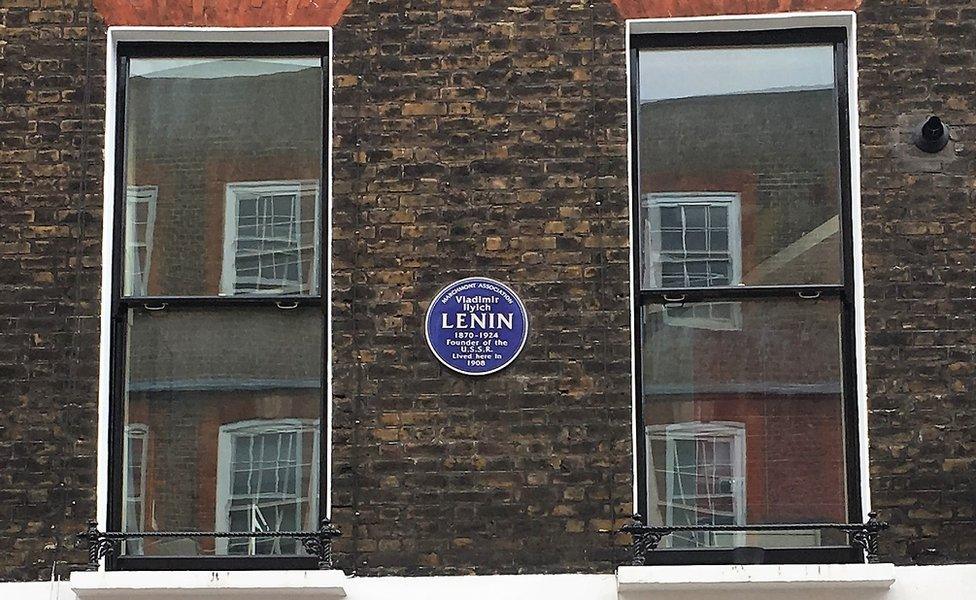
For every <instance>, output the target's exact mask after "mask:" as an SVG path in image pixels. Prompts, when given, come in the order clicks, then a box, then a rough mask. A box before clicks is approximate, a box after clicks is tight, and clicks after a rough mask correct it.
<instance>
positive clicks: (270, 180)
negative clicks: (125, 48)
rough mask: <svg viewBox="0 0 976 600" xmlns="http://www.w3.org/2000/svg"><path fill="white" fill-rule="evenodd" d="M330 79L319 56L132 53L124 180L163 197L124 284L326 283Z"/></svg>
mask: <svg viewBox="0 0 976 600" xmlns="http://www.w3.org/2000/svg"><path fill="white" fill-rule="evenodd" d="M323 81H324V79H323V70H322V66H321V59H320V58H319V57H310V58H301V57H299V58H286V57H280V58H198V59H182V58H180V59H177V58H132V59H130V61H129V76H128V79H127V81H126V104H125V133H126V135H125V166H124V173H125V180H126V185H127V186H128V187H129V188H130V189H139V188H140V187H142V186H147V185H152V186H155V188H156V199H155V214H154V218H155V226H154V240H153V241H154V244H153V246H154V248H153V255H152V262H151V264H150V263H148V261H146V264H145V267H146V269H145V271H146V272H145V274H144V275H143V276H142V277H143V278H142V280H138V279H136V278H134V277H133V278H129V279H130V280H131V281H129V280H127V282H126V286H125V293H126V295H143V294H145V295H156V296H217V295H221V294H226V295H240V294H247V295H260V294H265V295H267V294H275V295H280V294H302V295H312V294H317V293H318V292H319V286H318V280H319V261H320V260H321V259H320V251H319V229H320V227H319V222H320V214H321V207H320V195H319V193H318V189H319V187H320V185H319V182H320V181H321V178H322V158H323V156H322V146H323V119H322V115H323V100H324V98H323V85H324V84H323ZM130 208H135V207H131V206H130ZM130 220H132V221H133V222H136V221H140V218H139V217H138V216H133V217H131V218H130ZM126 236H127V242H126V243H127V246H128V245H132V246H135V245H137V244H139V243H141V242H140V240H139V239H137V238H138V230H136V229H132V228H130V229H127V231H126ZM125 260H126V263H127V267H126V272H127V273H128V272H132V273H136V272H140V270H141V269H142V266H143V265H141V264H138V261H137V256H136V254H135V253H127V255H126V257H125ZM140 281H143V282H145V284H144V285H141V284H140Z"/></svg>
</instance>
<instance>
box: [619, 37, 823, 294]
mask: <svg viewBox="0 0 976 600" xmlns="http://www.w3.org/2000/svg"><path fill="white" fill-rule="evenodd" d="M833 64H834V49H833V46H831V45H808V46H789V47H787V46H765V47H726V48H715V47H713V48H691V49H649V50H642V51H641V52H640V57H639V71H640V73H639V74H640V109H639V139H638V144H639V151H640V152H639V154H640V172H639V177H640V191H641V202H642V205H641V210H642V211H643V212H644V213H645V215H644V216H645V218H642V219H641V223H642V226H643V227H645V228H648V229H649V230H648V231H646V232H645V234H644V235H643V236H641V240H642V242H643V243H644V244H646V245H648V246H649V247H646V248H644V249H643V252H642V263H643V264H642V272H643V285H644V287H645V289H646V288H655V287H662V281H661V280H660V265H659V262H660V260H661V255H660V253H659V252H658V251H659V250H661V249H666V250H668V249H673V248H675V245H674V244H675V241H674V237H673V235H672V234H670V233H665V232H666V231H671V230H678V231H682V232H684V233H685V234H686V236H685V242H684V244H685V245H684V247H685V249H687V250H698V249H701V248H702V245H701V241H700V238H698V237H688V236H687V233H688V232H689V231H701V230H708V231H715V230H718V229H728V230H729V235H728V242H727V245H725V244H723V243H721V241H717V242H716V243H715V244H716V245H711V246H709V249H710V250H713V251H714V250H717V249H721V250H723V251H724V250H728V251H729V252H730V253H731V255H732V256H733V261H734V263H735V265H734V267H735V268H734V269H733V272H734V273H735V274H736V277H735V278H734V279H733V280H732V282H731V285H747V286H748V285H788V284H812V283H830V284H835V283H841V281H842V275H841V274H842V269H841V239H840V233H839V231H840V227H839V223H840V220H839V218H838V215H839V209H840V198H841V193H840V189H841V188H840V184H841V181H840V169H839V165H840V160H841V156H840V137H839V127H840V125H839V118H838V101H837V90H836V84H835V78H834V67H833ZM678 207H680V208H681V209H682V213H681V214H682V215H683V220H682V221H681V222H679V219H678V217H677V216H676V215H677V214H678V213H677V208H678ZM655 212H656V213H658V214H653V213H655ZM712 285H714V284H712ZM721 285H727V284H726V283H722V284H721Z"/></svg>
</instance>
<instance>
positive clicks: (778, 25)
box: [625, 11, 871, 515]
mask: <svg viewBox="0 0 976 600" xmlns="http://www.w3.org/2000/svg"><path fill="white" fill-rule="evenodd" d="M807 27H837V28H843V29H845V30H846V31H847V92H848V93H847V98H848V106H847V113H848V139H849V140H850V161H851V164H850V170H851V180H850V188H851V212H852V216H851V221H852V229H853V231H852V238H853V254H854V256H853V257H852V260H853V263H854V264H853V268H854V323H855V331H854V337H855V347H854V354H855V362H856V366H857V373H856V377H857V404H858V449H859V463H860V479H861V510H862V512H863V513H864V514H865V515H867V513H869V512H870V511H871V481H870V471H869V464H868V460H869V457H868V442H869V440H868V399H867V398H868V396H867V389H868V388H867V359H866V351H865V321H864V264H863V257H862V238H861V152H860V135H859V120H858V106H857V97H858V93H857V35H856V33H857V15H856V14H855V13H854V12H850V11H830V12H804V13H771V14H761V15H718V16H709V17H680V18H662V19H629V20H628V21H627V25H626V46H625V52H626V53H627V54H626V57H627V61H626V62H627V76H628V85H627V176H628V177H627V180H628V185H629V186H630V189H629V192H630V193H629V206H630V215H631V217H630V218H632V215H633V211H634V206H633V203H634V196H635V190H634V189H633V185H634V184H633V181H634V180H633V170H634V169H635V168H636V166H635V165H633V164H632V162H633V160H632V158H633V155H634V154H633V139H634V134H635V132H634V131H633V117H634V115H633V108H632V106H633V98H632V97H631V96H632V92H631V85H630V84H629V81H630V77H631V74H632V72H633V69H634V67H635V65H632V64H631V60H630V57H631V43H630V42H631V37H632V36H634V35H638V34H642V33H707V32H722V31H762V30H772V29H800V28H807ZM630 244H631V249H632V251H631V253H630V263H631V264H630V294H631V298H633V297H634V294H635V292H636V290H635V289H634V283H633V282H634V274H635V269H636V268H637V265H635V264H634V253H633V247H634V246H633V244H634V238H633V227H631V228H630ZM630 307H631V323H634V322H636V321H635V319H636V314H635V308H634V302H633V301H631V303H630ZM631 345H632V348H631V388H632V390H633V391H632V406H631V412H632V415H633V416H632V421H634V422H635V423H636V420H637V402H639V401H640V393H639V392H640V390H638V389H637V364H638V363H637V353H638V350H639V349H638V346H637V344H636V343H635V340H634V336H633V335H631ZM635 431H636V428H635ZM633 456H634V471H633V473H634V512H637V502H638V493H639V490H638V489H637V468H638V457H637V435H636V434H635V435H634V436H633Z"/></svg>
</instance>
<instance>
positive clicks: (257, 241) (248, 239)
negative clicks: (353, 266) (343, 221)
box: [220, 181, 319, 294]
mask: <svg viewBox="0 0 976 600" xmlns="http://www.w3.org/2000/svg"><path fill="white" fill-rule="evenodd" d="M317 198H318V184H317V182H315V181H304V182H302V181H294V182H287V181H282V182H267V183H232V184H228V186H227V215H226V217H225V218H224V224H225V225H224V226H225V228H226V231H225V232H224V240H225V247H224V271H223V279H222V281H221V286H220V287H221V292H222V293H224V294H241V293H248V292H257V291H274V292H277V293H280V294H300V293H307V292H308V291H309V289H310V288H311V285H312V283H313V282H314V281H316V279H317V272H316V271H317V267H318V262H317V261H315V260H314V259H315V257H316V255H317V249H316V247H315V237H314V235H313V233H314V232H315V231H318V227H317V223H318V218H319V216H318V213H317V211H316V207H317V206H318V202H317Z"/></svg>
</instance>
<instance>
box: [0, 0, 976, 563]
mask: <svg viewBox="0 0 976 600" xmlns="http://www.w3.org/2000/svg"><path fill="white" fill-rule="evenodd" d="M265 3H267V0H265ZM86 9H87V7H86V6H84V5H81V6H79V5H77V3H76V2H73V1H71V0H64V1H63V2H60V1H57V0H5V1H4V2H3V4H2V5H0V23H2V24H3V28H2V29H0V210H2V213H0V217H2V218H0V293H2V298H0V458H2V459H3V469H2V471H0V556H2V558H0V579H37V578H43V577H46V576H48V573H49V568H50V565H51V563H52V561H54V560H69V561H73V562H75V563H77V562H79V561H80V559H81V555H80V554H79V553H77V552H71V551H70V550H69V546H70V534H72V533H74V532H76V531H78V530H80V529H81V527H82V524H83V521H84V520H85V519H87V518H88V517H89V516H91V515H92V514H94V508H95V507H94V479H95V458H94V451H95V445H94V443H95V442H94V440H95V401H96V370H97V364H96V360H97V354H96V350H95V349H96V348H97V344H98V336H97V330H98V326H97V320H96V318H95V317H96V315H97V311H98V305H97V302H98V297H99V291H98V277H99V274H100V254H99V245H100V236H101V229H100V205H101V196H100V181H101V161H100V160H99V159H98V157H99V156H100V152H99V151H100V148H101V146H102V139H101V130H102V128H103V124H102V104H103V91H102V90H103V89H104V77H103V74H102V71H103V64H102V57H103V56H104V28H103V26H102V25H101V24H100V22H99V24H98V25H96V26H95V27H94V28H93V29H92V30H91V31H90V32H89V31H87V29H86V26H85V25H86V22H87V15H86ZM269 24H270V23H269ZM974 30H976V12H974V10H973V9H972V8H971V7H969V4H968V3H967V2H962V1H958V2H952V1H949V0H943V1H940V2H938V3H936V4H932V3H929V2H922V0H912V1H910V2H909V1H905V0H899V1H897V2H896V1H894V0H889V1H886V2H881V1H872V0H868V1H867V2H866V3H865V5H864V6H863V7H862V9H861V14H860V34H859V40H858V43H859V45H860V48H861V94H860V102H861V111H862V123H863V129H862V140H863V161H862V164H863V184H862V189H863V192H864V211H863V217H864V237H865V271H866V279H867V290H866V292H867V298H868V299H867V318H868V345H869V347H868V365H869V373H868V375H869V383H868V385H869V393H870V398H871V408H872V421H871V434H872V442H871V453H872V477H873V479H872V481H873V487H874V504H875V506H876V507H877V508H878V509H880V510H881V511H882V512H883V514H884V516H885V517H886V518H887V519H889V520H891V521H892V522H893V523H894V524H895V528H894V530H893V531H892V533H891V535H889V536H886V541H885V544H884V546H883V549H884V551H885V553H886V554H885V558H887V559H891V560H894V561H896V562H899V563H911V562H965V561H972V560H973V559H974V558H976V542H974V541H973V540H974V539H976V538H974V536H973V535H972V531H973V526H974V515H973V510H974V509H973V507H974V506H976V481H974V479H976V478H974V476H973V472H974V470H976V469H974V467H976V464H974V456H976V441H974V435H976V434H974V433H973V432H974V431H976V408H974V405H973V403H972V401H971V398H970V397H971V395H972V393H971V392H972V389H973V388H974V386H976V368H974V366H973V362H972V355H973V350H974V341H973V331H974V326H976V323H974V319H973V317H972V316H971V314H970V313H972V312H973V310H972V309H973V300H972V292H971V286H972V281H973V276H974V264H973V251H972V246H973V242H972V238H973V234H974V233H976V226H974V222H976V219H974V215H973V212H972V205H973V201H974V198H973V190H974V189H976V179H974V175H973V173H976V168H974V167H976V165H974V151H973V148H974V147H976V145H974V144H976V139H974V138H976V121H974V117H973V115H974V114H976V107H974V106H973V102H974V100H973V98H974V94H973V84H972V82H973V81H976V55H974V50H973V48H976V44H974V35H976V33H974ZM89 33H90V35H91V43H90V45H88V47H87V48H86V35H88V34H89ZM623 34H624V28H623V23H622V21H621V20H620V17H619V16H618V14H617V12H616V10H615V8H614V7H613V5H612V4H611V3H609V2H596V3H594V4H593V5H590V4H586V3H583V4H580V3H578V2H575V1H573V0H565V1H558V0H549V1H545V2H542V1H538V2H522V3H516V4H514V5H510V6H505V5H502V4H499V3H487V2H481V3H472V2H460V1H447V0H442V1H439V2H434V1H433V0H417V1H416V2H401V1H395V0H386V1H382V0H381V1H372V2H368V3H367V2H360V1H355V2H353V3H352V4H351V5H350V7H349V9H348V10H347V11H346V14H345V16H344V17H343V18H342V21H341V22H340V23H339V25H338V26H337V28H336V32H335V64H334V70H335V79H334V83H335V87H336V89H335V123H334V128H335V137H334V141H335V154H334V160H335V164H334V202H335V210H334V213H333V215H334V218H335V224H334V229H333V234H334V237H335V245H334V254H335V278H334V281H335V306H334V310H335V322H334V328H335V344H334V350H335V401H336V402H335V431H334V443H335V450H334V471H335V479H334V503H335V512H334V516H335V520H336V522H337V524H338V525H340V526H341V527H342V528H343V530H344V532H345V536H344V538H343V540H342V542H341V546H340V558H339V560H340V565H341V566H342V567H343V568H345V569H347V570H349V571H352V570H355V571H356V572H358V573H360V574H380V573H411V574H420V573H442V574H449V573H468V572H479V573H492V572H540V571H549V572H562V571H571V572H575V571H600V572H609V571H610V570H611V569H612V565H613V555H614V553H615V550H614V549H613V546H612V543H611V537H610V536H609V535H607V534H605V533H603V531H604V530H607V529H610V528H612V527H616V526H619V525H620V523H621V521H620V518H621V515H622V514H623V513H624V512H625V511H626V510H628V508H629V505H630V502H631V500H632V498H631V470H630V469H631V455H630V447H631V439H630V436H631V433H630V432H631V423H630V393H629V385H630V376H629V363H630V361H629V347H630V346H629V329H628V320H629V311H628V308H627V307H628V298H627V293H628V287H627V283H626V281H627V262H626V261H627V252H628V250H627V180H626V176H627V168H626V164H627V157H626V116H625V115H626V106H625V90H626V73H625V69H624V55H623V45H624V39H623ZM89 57H90V63H88V61H87V60H86V58H89ZM86 63H87V64H89V65H90V69H89V71H90V72H89V73H88V76H87V81H88V82H90V84H91V85H90V88H89V89H90V92H89V93H88V94H86V91H85V82H86V75H85V72H86ZM86 97H88V99H89V103H88V105H87V107H86V105H85V102H84V101H85V98H86ZM932 111H934V112H937V113H939V114H942V115H943V116H944V117H945V118H946V120H947V121H948V122H949V123H950V124H951V125H952V127H953V138H954V139H953V142H952V143H951V144H950V146H949V147H948V148H947V149H946V150H945V151H944V152H943V153H942V154H940V155H936V156H924V155H921V154H920V153H918V152H917V151H915V150H914V149H913V148H911V147H910V145H909V144H908V133H907V132H908V131H909V129H910V128H911V127H912V126H914V125H915V124H916V122H917V121H919V120H920V119H921V118H922V117H923V116H924V115H925V114H927V113H928V112H932ZM86 115H87V119H85V117H86ZM86 128H87V133H86ZM85 150H87V152H88V154H87V156H88V159H89V161H88V163H87V164H86V163H85V162H83V160H82V156H83V152H84V151H85ZM83 174H84V175H86V177H83ZM474 274H483V275H489V276H495V277H497V278H499V279H502V280H503V281H506V282H508V283H510V284H511V285H513V286H514V287H515V288H516V289H517V290H518V291H519V293H520V294H521V295H522V297H523V299H524V300H525V301H526V303H527V305H528V309H529V311H530V315H531V318H532V331H531V334H530V340H529V344H528V346H527V347H526V350H525V351H524V352H523V354H522V356H521V357H520V359H519V360H518V361H517V362H516V363H515V364H514V365H513V366H512V367H510V368H509V369H507V370H506V371H504V372H503V373H501V374H499V375H495V376H491V377H488V378H485V379H478V380H474V379H468V378H462V377H458V376H455V375H451V374H449V373H447V372H445V371H444V370H443V369H442V368H441V367H439V366H438V365H437V363H436V362H435V361H434V360H433V359H432V358H431V356H430V355H429V352H428V351H427V349H426V347H425V345H424V342H423V338H422V333H421V321H422V315H423V311H424V309H425V307H426V302H427V301H428V299H429V298H430V297H431V296H432V295H433V294H434V293H435V292H436V291H437V289H439V287H440V286H441V285H443V284H444V283H446V282H448V281H450V280H452V279H454V278H457V277H462V276H467V275H474ZM615 519H616V520H615ZM618 541H619V540H618Z"/></svg>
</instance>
